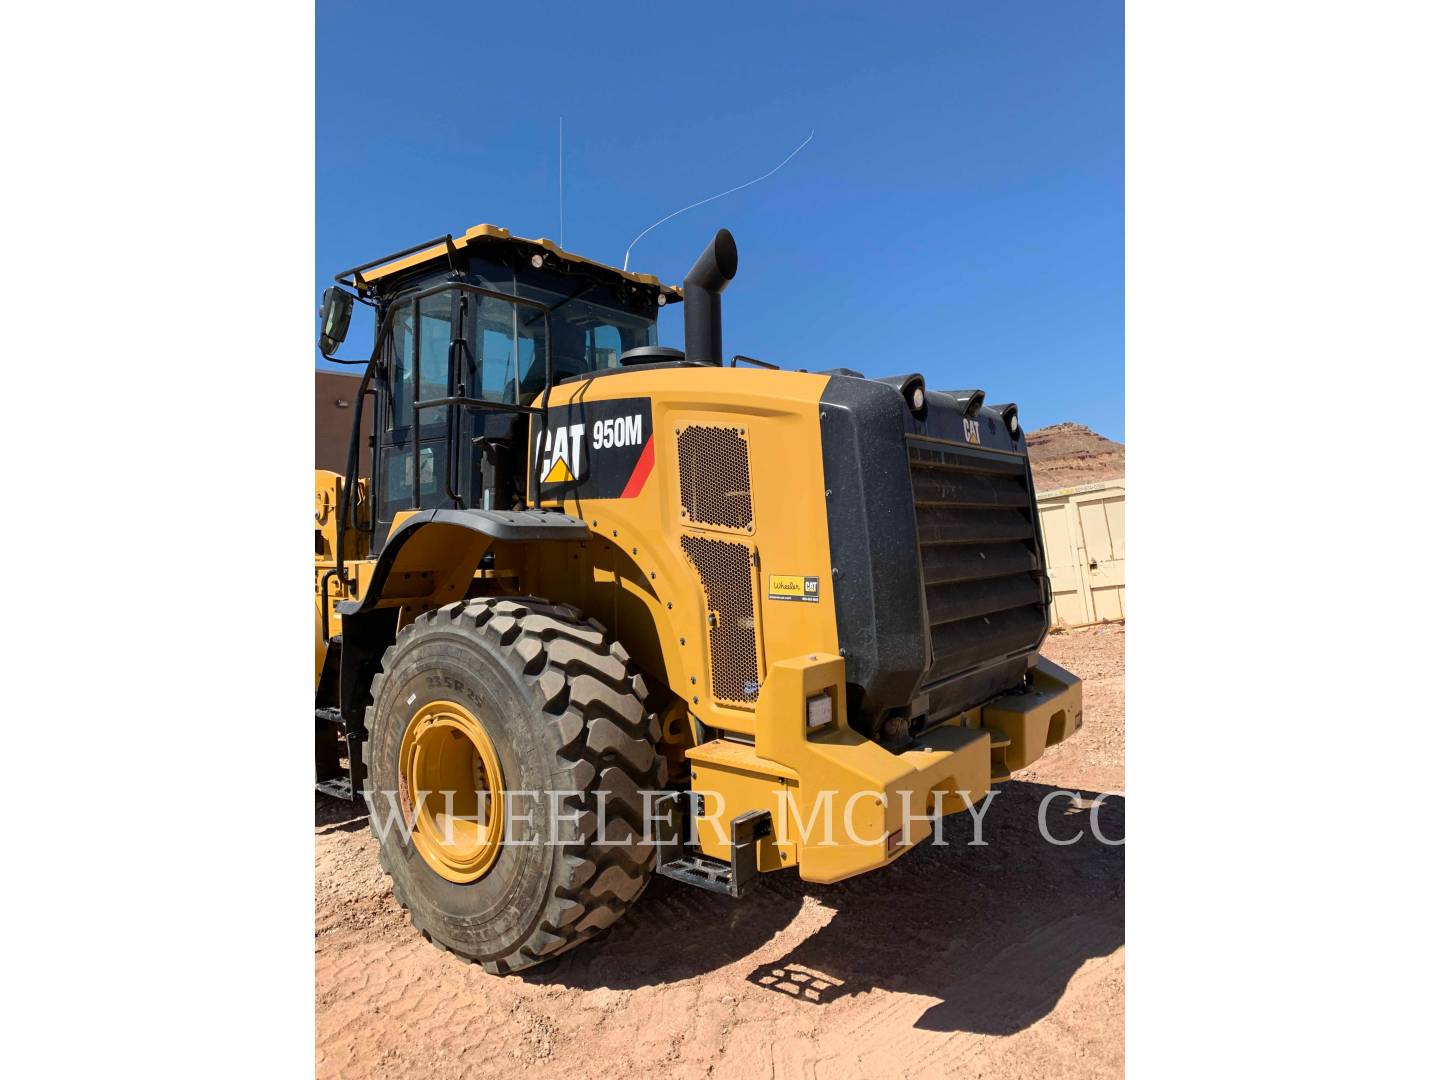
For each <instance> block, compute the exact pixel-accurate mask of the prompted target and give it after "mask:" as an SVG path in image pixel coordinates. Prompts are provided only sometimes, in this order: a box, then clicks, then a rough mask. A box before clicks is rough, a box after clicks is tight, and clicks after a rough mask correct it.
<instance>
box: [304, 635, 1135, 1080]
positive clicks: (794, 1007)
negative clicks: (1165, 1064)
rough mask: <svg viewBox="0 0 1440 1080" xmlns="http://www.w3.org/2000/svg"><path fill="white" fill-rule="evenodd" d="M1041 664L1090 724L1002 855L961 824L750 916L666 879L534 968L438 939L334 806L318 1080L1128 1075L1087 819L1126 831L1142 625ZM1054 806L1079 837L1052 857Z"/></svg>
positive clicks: (1043, 774)
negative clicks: (874, 867)
mask: <svg viewBox="0 0 1440 1080" xmlns="http://www.w3.org/2000/svg"><path fill="white" fill-rule="evenodd" d="M1044 652H1045V654H1046V655H1048V656H1050V657H1051V658H1052V659H1054V660H1055V661H1057V662H1058V663H1060V664H1062V665H1063V666H1065V667H1067V668H1069V669H1070V670H1071V671H1074V672H1075V673H1076V674H1078V675H1080V676H1081V677H1082V678H1084V679H1085V682H1086V685H1085V710H1084V720H1085V722H1084V726H1083V728H1082V729H1081V730H1080V731H1079V732H1078V733H1076V735H1075V736H1074V737H1073V738H1071V739H1070V740H1069V741H1067V742H1066V743H1064V744H1062V745H1061V746H1059V747H1057V748H1054V749H1052V750H1050V751H1048V752H1047V753H1046V755H1045V756H1044V758H1042V759H1041V760H1040V761H1038V762H1037V763H1036V764H1035V766H1034V767H1032V768H1031V769H1028V770H1026V771H1025V772H1023V773H1019V774H1017V776H1016V778H1015V779H1014V780H1013V781H1012V782H1010V783H1007V784H1005V785H1003V786H1002V787H1001V788H1000V789H999V794H998V795H997V796H996V798H995V799H994V801H993V803H992V804H991V806H990V808H989V810H988V811H987V812H986V814H985V816H984V819H983V833H982V836H983V840H984V841H985V846H972V845H970V844H969V843H968V841H970V840H972V839H973V838H974V828H973V825H972V823H971V820H970V818H969V816H968V815H965V814H961V815H957V816H954V817H951V818H947V819H946V823H945V824H946V839H947V840H948V841H949V842H950V843H949V846H946V847H937V846H933V845H932V846H926V847H922V848H920V849H918V850H916V851H914V852H911V853H910V854H909V855H907V856H906V857H904V858H902V859H900V860H899V861H898V862H896V863H895V864H893V865H891V866H890V867H888V868H886V869H885V870H882V871H879V872H876V873H873V874H869V875H866V876H863V877H860V878H856V879H853V880H851V881H848V882H843V883H841V884H838V885H831V886H818V885H807V884H805V883H803V882H800V881H798V880H797V879H796V878H795V876H794V875H793V874H769V875H766V876H765V877H763V878H762V879H761V881H760V883H759V884H758V885H757V886H756V887H755V888H754V889H753V890H752V891H751V892H750V893H748V894H747V895H746V897H745V899H744V900H742V901H738V902H736V901H731V900H729V899H727V898H723V897H719V896H715V895H713V894H710V893H705V892H702V891H700V890H698V889H694V888H692V887H687V886H682V885H678V884H676V883H674V882H672V881H669V880H667V879H663V878H656V879H655V880H654V881H653V882H652V883H651V885H650V887H649V888H648V889H647V891H646V892H645V894H644V896H643V897H641V899H640V900H639V901H638V902H637V904H636V906H635V907H634V908H632V909H631V911H630V912H629V914H628V915H627V916H626V918H625V919H624V920H622V921H621V922H620V923H619V924H618V925H617V926H616V927H615V928H614V929H613V930H612V931H611V932H610V933H609V934H608V935H607V936H606V937H604V938H602V939H601V940H599V941H597V942H594V943H592V944H590V945H587V946H583V947H581V948H580V949H579V950H577V951H576V952H573V953H570V954H568V955H566V956H563V957H561V958H560V959H559V960H557V961H554V962H553V963H552V964H550V965H548V966H546V967H544V968H542V969H540V970H539V971H537V972H527V973H525V974H523V975H519V976H510V977H505V978H500V977H495V976H491V975H487V974H486V973H485V972H484V971H483V970H482V969H481V968H479V967H478V966H473V965H469V964H466V963H463V962H462V961H460V960H458V959H456V958H455V957H454V956H451V955H449V954H447V953H443V952H441V951H440V950H439V949H437V948H435V947H433V946H431V945H428V944H426V943H425V942H424V941H423V940H421V938H420V936H419V935H418V934H417V933H416V932H415V931H414V930H412V929H411V927H410V924H409V921H408V918H407V917H406V915H405V913H404V912H402V911H401V909H400V908H399V906H398V905H397V904H396V903H395V901H394V900H393V899H392V898H391V896H390V890H389V888H388V886H387V880H386V878H385V877H384V875H383V874H381V872H380V869H379V866H378V865H377V863H376V858H375V844H374V840H373V839H372V838H371V835H370V831H369V829H368V828H367V827H366V823H365V821H364V819H363V818H360V817H356V816H355V815H353V814H352V813H351V811H350V809H349V806H348V804H342V803H339V802H335V801H333V800H331V799H328V798H326V797H324V796H320V795H317V796H316V803H315V891H316V904H315V1024H316V1068H317V1072H318V1074H319V1075H320V1076H322V1077H352V1076H353V1077H361V1076H367V1077H368V1076H384V1077H427V1078H430V1077H433V1078H444V1077H460V1076H477V1077H486V1076H501V1075H505V1076H513V1075H515V1072H516V1070H517V1069H524V1070H525V1071H526V1073H527V1074H528V1075H534V1076H557V1077H558V1076H564V1077H572V1078H573V1077H611V1076H616V1077H618V1076H627V1077H628V1076H636V1075H650V1074H656V1073H664V1074H667V1075H681V1076H701V1075H705V1076H716V1077H729V1076H739V1077H745V1078H746V1080H756V1078H759V1077H814V1078H817V1080H818V1078H828V1077H845V1078H848V1077H891V1076H964V1077H980V1076H985V1077H1037V1078H1039V1077H1046V1078H1049V1077H1054V1076H1065V1077H1102V1076H1103V1077H1118V1076H1122V1075H1123V1071H1124V1056H1123V1055H1124V986H1125V932H1124V851H1125V849H1124V847H1123V846H1109V845H1107V844H1104V843H1102V842H1101V841H1100V840H1099V839H1097V837H1096V836H1095V835H1094V833H1093V832H1092V831H1091V824H1092V821H1093V823H1094V824H1095V825H1098V827H1099V830H1100V832H1101V834H1103V835H1104V836H1106V837H1107V838H1109V839H1111V840H1115V839H1117V838H1121V837H1123V836H1124V833H1125V799H1124V796H1123V791H1124V786H1125V720H1124V709H1125V698H1124V674H1125V630H1124V627H1123V626H1121V625H1113V626H1102V627H1093V628H1090V629H1086V630H1078V631H1071V632H1068V633H1064V634H1054V635H1052V636H1051V637H1050V638H1049V639H1048V641H1047V643H1046V645H1045V648H1044ZM1067 790H1073V791H1077V792H1079V795H1080V797H1079V798H1078V799H1072V798H1071V796H1069V795H1063V794H1062V795H1060V796H1058V797H1056V798H1054V799H1051V800H1050V802H1049V804H1048V805H1047V804H1045V803H1044V800H1045V798H1046V796H1047V795H1049V794H1050V793H1051V792H1056V791H1067ZM1102 792H1115V793H1117V794H1115V795H1112V796H1110V797H1109V798H1107V799H1105V800H1104V801H1103V802H1102V803H1100V806H1099V809H1098V811H1094V812H1093V813H1092V807H1093V805H1094V799H1095V796H1096V795H1097V794H1099V793H1102ZM1042 805H1047V809H1048V814H1047V824H1048V827H1049V829H1050V831H1051V834H1052V835H1053V836H1054V837H1056V838H1057V839H1060V840H1065V839H1069V838H1070V837H1072V836H1077V835H1078V836H1079V839H1078V840H1076V841H1075V842H1074V843H1071V844H1069V845H1068V846H1055V845H1052V844H1050V843H1047V842H1046V841H1045V840H1044V839H1043V837H1042V835H1041V833H1040V830H1039V828H1038V814H1039V811H1040V809H1041V807H1042Z"/></svg>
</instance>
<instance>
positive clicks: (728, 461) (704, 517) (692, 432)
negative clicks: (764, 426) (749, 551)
mask: <svg viewBox="0 0 1440 1080" xmlns="http://www.w3.org/2000/svg"><path fill="white" fill-rule="evenodd" d="M679 450H680V501H681V511H682V516H683V517H684V518H686V519H687V520H688V522H689V524H691V525H710V526H715V527H718V528H722V529H743V530H746V531H749V530H750V529H751V528H752V527H753V525H754V519H755V515H754V511H753V510H752V508H751V504H750V447H749V445H748V443H747V442H746V440H745V433H744V431H743V430H742V429H740V428H727V427H706V426H693V427H687V428H685V429H684V430H682V431H681V432H680V438H679Z"/></svg>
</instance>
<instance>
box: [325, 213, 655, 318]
mask: <svg viewBox="0 0 1440 1080" xmlns="http://www.w3.org/2000/svg"><path fill="white" fill-rule="evenodd" d="M483 241H492V242H493V241H498V242H500V243H506V244H510V245H511V246H513V247H515V248H516V249H518V250H521V251H522V252H525V253H528V254H532V255H533V254H536V253H537V252H544V253H547V254H548V255H549V256H550V257H552V258H555V259H558V260H560V261H562V262H569V263H579V264H583V265H585V266H591V267H596V268H598V269H600V270H604V271H606V272H608V273H611V274H614V275H615V276H616V277H617V278H622V279H624V280H626V281H633V282H636V283H637V284H640V285H649V286H652V287H654V288H656V289H659V290H660V291H661V292H662V293H664V294H665V296H666V298H667V299H670V300H681V299H683V293H682V292H681V290H680V287H679V286H677V285H666V284H664V283H663V282H662V281H661V280H660V279H659V278H657V277H655V276H654V275H653V274H636V273H632V272H631V271H629V270H621V269H620V268H619V267H615V266H609V265H607V264H605V263H601V262H596V261H595V260H594V259H587V258H585V257H584V256H583V255H576V254H574V253H573V252H569V251H565V250H564V249H562V248H561V247H560V245H559V244H557V243H555V241H553V240H547V239H545V238H544V237H543V236H542V237H541V238H540V239H538V240H528V239H526V238H525V237H523V236H515V235H513V234H512V233H511V232H510V230H509V229H502V228H501V227H500V226H499V225H474V226H471V227H470V228H469V229H466V230H465V233H464V235H463V236H453V235H451V234H448V233H447V234H446V235H445V236H441V237H437V238H436V239H434V240H430V241H427V242H425V243H423V244H417V245H416V246H415V247H411V248H406V249H405V250H404V251H399V252H396V253H395V254H394V255H385V256H382V257H381V258H379V259H376V260H374V261H373V262H369V263H362V264H361V265H359V266H356V267H352V268H351V269H349V270H342V271H341V272H340V273H338V274H336V275H335V280H336V281H337V282H339V283H340V284H342V285H349V286H351V287H353V288H354V289H356V290H357V291H359V292H372V291H374V289H375V286H376V285H377V283H378V282H379V281H381V280H382V279H383V278H386V277H389V276H391V275H393V274H398V273H400V272H401V271H402V270H412V269H414V268H415V267H418V266H422V265H424V264H425V263H428V262H433V261H437V260H440V259H445V258H447V257H449V256H450V255H451V254H452V253H454V252H458V251H461V250H463V249H464V248H466V247H468V246H469V245H470V244H474V243H477V242H483Z"/></svg>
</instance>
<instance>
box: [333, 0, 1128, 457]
mask: <svg viewBox="0 0 1440 1080" xmlns="http://www.w3.org/2000/svg"><path fill="white" fill-rule="evenodd" d="M316 29H317V43H318V44H317V49H318V56H317V68H316V81H317V88H316V104H317V113H316V118H317V123H316V130H317V146H316V189H317V190H316V197H317V208H316V233H317V235H316V298H317V299H318V296H319V292H320V290H321V289H322V288H323V287H324V286H325V284H327V283H328V281H329V279H330V276H331V275H332V274H333V273H334V272H335V271H337V270H340V269H343V268H345V267H347V266H350V265H353V264H355V263H358V262H362V261H364V260H366V259H369V258H374V257H376V256H379V255H383V254H385V253H387V252H389V251H393V250H396V249H398V248H402V247H406V246H408V245H410V244H413V243H417V242H419V241H422V240H427V239H429V238H431V237H433V236H437V235H440V234H442V233H445V232H456V233H458V232H462V231H463V230H464V229H466V228H467V227H469V226H470V225H474V224H476V223H478V222H482V221H483V222H489V223H491V224H495V225H503V226H505V227H506V228H509V229H511V230H512V231H514V232H516V233H518V234H520V235H522V236H547V237H550V238H552V239H557V240H558V239H559V236H560V231H561V226H560V210H559V198H558V139H557V126H558V120H559V118H560V117H561V116H563V117H564V118H565V221H564V235H565V246H566V247H567V248H568V249H569V250H571V251H575V252H578V253H580V254H582V255H585V256H587V257H589V258H593V259H598V260H601V261H604V262H610V263H614V264H617V265H618V264H619V262H620V260H621V258H622V257H623V254H624V251H625V247H626V245H627V244H629V242H630V240H631V239H632V238H633V237H634V236H635V234H636V233H638V232H640V231H641V230H642V229H644V228H645V227H646V226H647V225H649V224H651V223H652V222H653V221H655V220H656V219H657V218H660V217H662V216H664V215H665V214H667V213H669V212H670V211H671V210H674V209H676V208H678V207H680V206H683V205H685V204H686V203H689V202H693V201H695V200H696V199H699V198H703V197H704V196H706V195H710V194H713V193H715V192H717V191H722V190H724V189H725V188H728V187H732V186H734V185H735V184H738V183H741V182H743V181H745V180H748V179H750V178H752V177H754V176H756V175H759V174H760V173H763V172H765V171H766V170H768V169H770V168H771V167H773V166H774V165H775V164H776V163H777V162H779V161H780V160H781V159H782V158H784V157H785V155H786V154H788V153H789V152H790V151H791V150H793V149H794V148H795V146H796V145H798V144H799V143H800V142H801V141H802V140H803V139H804V138H805V136H806V135H807V134H809V132H810V131H811V130H812V129H813V130H814V132H815V138H814V141H813V142H811V143H810V145H809V146H807V147H806V148H805V149H804V151H802V152H801V153H800V154H799V155H798V156H797V157H796V158H795V159H794V160H793V161H792V162H790V164H789V165H787V166H786V167H785V168H784V169H783V170H782V171H781V172H780V173H778V174H777V175H776V176H774V177H772V178H771V179H769V180H766V181H765V182H764V183H763V184H759V185H757V186H755V187H753V188H749V189H747V190H745V191H742V192H740V193H738V194H737V195H733V196H730V197H729V198H726V199H723V200H720V201H718V202H715V203H711V204H709V205H707V206H703V207H700V208H699V209H697V210H692V211H691V212H689V213H687V214H684V215H682V216H680V217H678V218H676V219H675V220H674V221H672V222H669V223H668V224H666V225H663V226H661V227H660V228H659V229H657V230H656V231H655V232H653V233H651V234H649V235H648V236H646V237H645V239H644V240H642V241H641V242H640V243H639V244H638V245H637V246H636V248H635V252H634V254H633V255H632V257H631V269H634V270H641V271H644V272H647V273H653V274H657V275H659V276H660V277H661V278H663V279H665V280H666V281H671V282H677V283H678V282H679V281H680V280H681V279H682V278H683V277H684V275H685V271H686V270H687V269H688V268H689V266H690V264H691V262H693V261H694V258H695V256H696V255H697V254H698V253H699V251H700V249H701V248H702V247H703V245H704V244H705V242H706V241H707V240H708V239H709V237H710V236H711V234H712V233H713V232H714V230H715V229H716V228H717V227H719V226H722V225H723V226H726V227H728V228H729V229H730V230H731V231H732V232H733V233H734V234H735V238H736V242H737V244H738V246H739V250H740V272H739V274H738V275H737V277H736V279H735V281H734V282H733V283H732V284H731V286H730V288H729V290H728V291H727V292H726V293H725V324H724V328H725V346H726V350H727V352H741V353H746V354H748V355H751V356H758V357H761V358H763V359H768V360H772V361H774V362H777V363H779V364H781V366H783V367H788V368H796V367H804V368H811V369H815V368H824V367H834V366H846V367H853V368H858V369H860V370H861V371H863V372H865V373H866V374H867V375H874V376H880V375H893V374H900V373H906V372H910V371H920V372H923V373H924V375H925V377H926V380H927V382H928V383H929V384H930V385H931V386H935V387H940V388H960V387H970V386H979V387H982V388H983V389H984V390H985V391H986V393H987V395H988V397H989V399H990V400H991V401H1016V402H1018V403H1019V404H1020V415H1021V418H1022V420H1023V421H1024V422H1025V424H1026V426H1027V427H1030V428H1035V427H1039V426H1041V425H1043V424H1048V423H1054V422H1056V421H1060V420H1076V421H1079V422H1081V423H1085V424H1088V425H1090V426H1091V427H1093V428H1095V429H1096V430H1097V431H1099V432H1101V433H1102V434H1104V435H1107V436H1110V437H1111V438H1116V439H1122V438H1123V437H1124V7H1123V4H1122V3H1120V2H1116V0H1104V2H1086V0H1045V2H1024V0H1019V2H1014V3H993V2H986V3H980V2H971V0H966V2H954V3H948V4H933V5H932V4H919V3H910V4H888V5H875V4H867V5H851V4H845V3H835V4H826V5H819V4H815V5H800V4H778V3H764V4H752V3H744V2H740V3H736V2H732V3H726V4H713V5H703V6H702V5H699V4H689V5H669V6H664V7H661V6H659V5H640V4H628V3H611V4H563V3H555V4H549V5H545V6H543V7H541V6H537V5H505V6H500V5H489V4H476V3H456V4H449V3H422V4H414V5H410V6H409V7H408V8H406V7H399V6H397V5H394V4H379V3H360V2H340V0H320V2H319V3H318V5H317V28H316ZM365 314H368V311H366V312H365ZM363 321H364V320H363V319H362V318H361V316H360V312H359V311H358V310H357V317H356V322H357V324H358V323H361V322H363ZM682 325H683V322H682V317H681V314H680V312H679V311H678V310H672V311H670V312H666V313H664V314H663V316H662V321H661V340H662V342H664V343H665V344H673V345H680V344H681V343H682V342H681V336H682ZM368 340H369V335H368V327H366V326H359V325H357V326H356V327H354V328H352V331H351V338H350V341H349V342H348V343H347V345H346V346H345V347H343V348H342V350H341V355H342V356H357V355H362V354H364V353H366V352H367V351H368ZM316 355H317V358H318V353H317V354H316ZM352 370H353V369H352Z"/></svg>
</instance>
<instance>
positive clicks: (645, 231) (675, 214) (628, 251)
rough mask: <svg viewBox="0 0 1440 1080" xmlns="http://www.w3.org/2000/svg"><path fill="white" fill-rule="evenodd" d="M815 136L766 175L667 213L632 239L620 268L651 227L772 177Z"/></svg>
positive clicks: (625, 267)
mask: <svg viewBox="0 0 1440 1080" xmlns="http://www.w3.org/2000/svg"><path fill="white" fill-rule="evenodd" d="M813 138H815V132H814V130H813V129H812V130H811V132H810V134H809V135H806V136H805V141H804V142H802V143H801V144H800V145H799V146H797V147H795V149H794V150H791V151H790V156H789V157H787V158H786V159H785V160H784V161H782V162H780V164H779V165H776V166H775V167H774V168H773V169H771V170H770V171H769V172H767V173H766V174H765V175H764V176H757V177H755V179H754V180H746V181H745V183H743V184H739V185H737V186H735V187H732V188H731V189H730V190H729V191H722V192H720V194H718V195H711V196H710V197H709V198H708V199H701V200H700V201H699V202H693V203H691V204H690V205H689V206H682V207H681V208H680V209H679V210H676V211H675V212H674V213H673V214H666V215H665V216H664V217H662V218H661V219H660V220H659V221H657V222H655V224H654V225H651V226H650V228H649V229H645V230H644V231H643V232H641V233H640V235H639V236H637V237H635V239H634V240H631V241H630V247H627V248H626V249H625V261H624V263H622V264H621V267H620V268H621V269H622V270H629V269H630V249H631V248H633V247H634V246H635V245H636V244H638V243H639V242H640V239H641V237H643V236H644V235H645V233H648V232H649V231H650V229H655V228H658V227H659V226H661V225H664V224H665V222H667V221H669V220H670V219H671V218H676V217H679V216H680V215H681V214H683V213H685V211H686V210H694V209H695V207H697V206H704V205H705V204H706V203H708V202H714V201H715V200H716V199H723V198H724V197H725V196H726V195H734V194H735V192H737V191H740V190H742V189H744V188H747V187H750V186H751V185H752V184H758V183H760V181H761V180H768V179H769V178H770V177H772V176H774V175H775V174H776V173H777V172H779V171H780V170H781V169H783V168H784V167H785V166H786V165H788V164H790V158H793V157H794V156H795V155H796V154H798V153H800V151H801V150H804V149H805V147H806V146H808V145H810V140H811V139H813Z"/></svg>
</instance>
